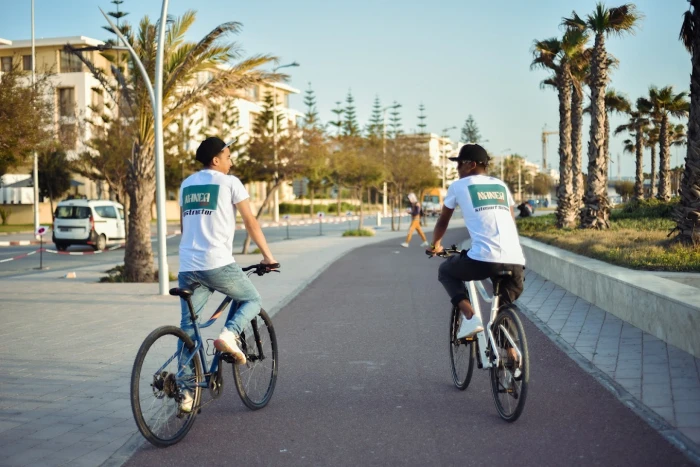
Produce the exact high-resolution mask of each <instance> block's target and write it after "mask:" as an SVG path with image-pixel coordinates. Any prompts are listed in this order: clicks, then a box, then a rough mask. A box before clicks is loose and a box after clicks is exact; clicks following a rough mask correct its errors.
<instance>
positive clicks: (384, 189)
mask: <svg viewBox="0 0 700 467" xmlns="http://www.w3.org/2000/svg"><path fill="white" fill-rule="evenodd" d="M394 108H397V105H396V104H395V105H390V106H387V107H384V108H383V109H382V114H383V116H384V119H383V123H382V157H383V159H384V160H383V161H382V163H383V164H384V169H386V111H387V110H389V109H394ZM388 196H389V190H388V188H387V183H386V180H384V183H383V184H382V215H383V216H385V217H386V216H387V215H388V213H387V203H386V199H387V197H388ZM392 219H393V217H392Z"/></svg>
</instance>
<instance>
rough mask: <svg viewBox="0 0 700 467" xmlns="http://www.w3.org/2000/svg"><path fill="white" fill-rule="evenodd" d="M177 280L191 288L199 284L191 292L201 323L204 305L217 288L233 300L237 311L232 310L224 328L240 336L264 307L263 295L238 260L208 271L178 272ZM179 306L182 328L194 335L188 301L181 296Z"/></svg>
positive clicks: (181, 285)
mask: <svg viewBox="0 0 700 467" xmlns="http://www.w3.org/2000/svg"><path fill="white" fill-rule="evenodd" d="M177 280H178V285H179V287H180V288H189V289H191V288H192V287H193V286H194V285H198V287H197V288H195V289H194V290H193V293H192V307H193V308H194V312H195V314H196V315H197V316H199V318H198V320H197V321H198V323H199V322H201V316H200V312H201V311H202V308H204V305H206V303H207V301H208V300H209V297H210V296H211V294H212V293H213V292H214V291H215V290H216V291H217V292H221V293H222V294H224V295H228V296H229V297H231V298H232V299H233V303H232V304H233V307H232V308H231V310H235V311H232V312H231V313H229V315H228V317H227V319H226V324H224V329H228V330H229V331H231V332H233V333H234V334H236V335H239V334H240V333H241V332H242V331H243V330H244V329H245V326H246V324H247V323H249V322H250V321H251V320H252V319H253V318H255V316H257V315H258V313H260V307H261V306H262V299H261V298H260V294H259V293H258V291H257V290H256V289H255V286H254V285H253V283H252V282H251V281H250V279H249V278H248V276H247V275H246V273H244V272H243V271H242V270H241V267H240V266H239V265H238V264H236V263H231V264H229V265H227V266H223V267H220V268H216V269H211V270H208V271H187V272H181V273H180V274H178V276H177ZM180 305H181V309H182V320H181V322H180V327H181V328H182V330H183V331H185V332H186V333H187V334H188V335H189V336H190V337H192V338H194V326H193V324H192V320H191V319H190V311H189V309H188V307H187V302H186V301H185V300H182V299H181V300H180ZM224 329H222V331H223V330H224Z"/></svg>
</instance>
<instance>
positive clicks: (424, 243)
mask: <svg viewBox="0 0 700 467" xmlns="http://www.w3.org/2000/svg"><path fill="white" fill-rule="evenodd" d="M420 246H422V247H428V246H430V243H428V242H423V243H421V244H420Z"/></svg>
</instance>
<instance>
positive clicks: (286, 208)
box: [280, 201, 359, 215]
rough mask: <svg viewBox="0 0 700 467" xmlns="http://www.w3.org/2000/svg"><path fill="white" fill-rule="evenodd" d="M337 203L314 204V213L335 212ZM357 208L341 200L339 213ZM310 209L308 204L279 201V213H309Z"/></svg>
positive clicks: (357, 207)
mask: <svg viewBox="0 0 700 467" xmlns="http://www.w3.org/2000/svg"><path fill="white" fill-rule="evenodd" d="M337 207H338V205H337V204H336V203H332V204H314V214H316V213H319V212H323V213H324V214H335V213H336V211H337ZM358 209H359V206H356V205H353V204H350V203H346V202H344V201H343V202H341V203H340V213H341V214H345V213H346V212H348V211H352V212H355V211H357V210H358ZM310 211H311V206H309V205H308V204H304V205H301V204H292V203H280V214H282V215H284V214H309V212H310Z"/></svg>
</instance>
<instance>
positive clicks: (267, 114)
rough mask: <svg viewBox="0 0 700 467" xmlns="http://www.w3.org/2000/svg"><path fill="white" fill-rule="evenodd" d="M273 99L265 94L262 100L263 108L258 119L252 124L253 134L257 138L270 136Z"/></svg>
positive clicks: (269, 94) (268, 94)
mask: <svg viewBox="0 0 700 467" xmlns="http://www.w3.org/2000/svg"><path fill="white" fill-rule="evenodd" d="M273 106H274V102H273V98H272V94H271V93H270V92H266V93H265V97H264V98H263V108H262V112H260V115H258V118H256V119H255V123H254V124H253V134H254V135H258V136H271V135H272V119H273V118H274V112H273ZM279 117H280V116H279V115H278V116H277V125H278V126H277V129H278V130H279Z"/></svg>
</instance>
